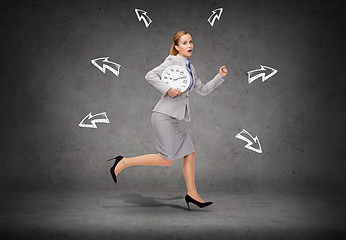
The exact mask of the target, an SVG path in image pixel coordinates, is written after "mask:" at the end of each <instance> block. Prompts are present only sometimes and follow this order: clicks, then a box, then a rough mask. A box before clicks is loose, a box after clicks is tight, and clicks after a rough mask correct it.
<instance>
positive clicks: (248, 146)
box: [235, 129, 262, 153]
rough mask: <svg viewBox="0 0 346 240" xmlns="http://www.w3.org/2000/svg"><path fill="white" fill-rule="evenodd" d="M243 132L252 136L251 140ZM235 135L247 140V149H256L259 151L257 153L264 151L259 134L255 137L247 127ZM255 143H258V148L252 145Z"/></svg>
mask: <svg viewBox="0 0 346 240" xmlns="http://www.w3.org/2000/svg"><path fill="white" fill-rule="evenodd" d="M242 134H243V135H248V136H250V138H251V140H250V139H248V138H246V137H245V136H243V135H242ZM235 137H236V138H239V139H241V140H243V141H245V142H247V145H246V146H245V147H246V148H247V149H250V150H252V151H255V152H257V153H262V148H261V144H260V142H259V140H258V138H257V136H256V137H255V138H253V137H252V136H251V134H250V133H248V132H247V131H246V130H245V129H243V130H242V131H241V132H240V133H238V134H237V135H236V136H235ZM253 143H258V148H254V147H252V146H251V145H252V144H253Z"/></svg>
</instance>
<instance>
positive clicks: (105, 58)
mask: <svg viewBox="0 0 346 240" xmlns="http://www.w3.org/2000/svg"><path fill="white" fill-rule="evenodd" d="M108 58H109V57H101V58H95V59H93V60H91V63H92V64H94V65H95V67H97V68H98V69H100V70H101V72H103V73H105V72H106V69H108V70H109V71H111V72H112V73H114V74H115V75H116V76H119V70H120V64H118V63H115V62H111V61H108ZM99 60H102V61H99ZM97 61H99V62H102V63H100V64H98V63H97ZM106 63H108V64H113V65H114V66H115V67H116V69H114V68H112V67H111V66H108V65H107V64H106ZM101 65H102V67H101Z"/></svg>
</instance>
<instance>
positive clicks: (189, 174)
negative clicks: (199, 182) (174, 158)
mask: <svg viewBox="0 0 346 240" xmlns="http://www.w3.org/2000/svg"><path fill="white" fill-rule="evenodd" d="M195 156H196V148H195V152H194V153H191V154H189V155H187V156H185V157H184V162H183V172H184V177H185V182H186V187H187V194H188V195H190V196H191V197H192V198H194V199H196V200H197V201H199V202H204V201H203V199H202V198H201V197H200V196H199V195H198V193H197V189H196V185H195Z"/></svg>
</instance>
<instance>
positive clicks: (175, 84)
mask: <svg viewBox="0 0 346 240" xmlns="http://www.w3.org/2000/svg"><path fill="white" fill-rule="evenodd" d="M161 80H163V81H164V82H165V83H166V84H168V85H169V86H170V87H172V88H175V89H178V90H179V91H181V92H185V91H186V90H187V89H188V87H189V86H190V82H191V78H190V74H189V73H188V71H187V70H186V68H185V67H182V66H179V65H173V66H169V67H168V68H166V69H165V70H164V71H163V73H162V77H161Z"/></svg>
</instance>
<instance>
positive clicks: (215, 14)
mask: <svg viewBox="0 0 346 240" xmlns="http://www.w3.org/2000/svg"><path fill="white" fill-rule="evenodd" d="M222 10H223V8H217V9H215V10H213V11H212V12H213V13H212V14H211V15H210V17H209V18H208V22H209V23H210V25H211V26H214V22H215V19H217V20H220V17H221V13H222Z"/></svg>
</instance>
